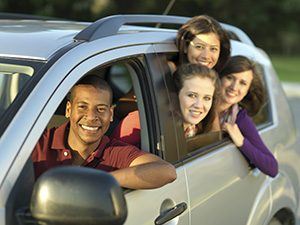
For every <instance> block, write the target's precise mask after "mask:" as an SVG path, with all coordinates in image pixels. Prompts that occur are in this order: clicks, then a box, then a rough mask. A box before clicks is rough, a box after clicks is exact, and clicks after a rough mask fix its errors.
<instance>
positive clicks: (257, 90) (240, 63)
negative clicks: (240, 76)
mask: <svg viewBox="0 0 300 225" xmlns="http://www.w3.org/2000/svg"><path fill="white" fill-rule="evenodd" d="M248 70H251V71H252V74H253V80H252V82H251V85H250V88H249V91H248V93H247V95H246V96H245V97H244V98H243V100H242V101H241V102H239V105H241V106H242V107H243V108H245V109H246V110H247V112H248V114H249V115H250V116H254V115H255V114H256V113H258V112H259V110H260V109H261V107H262V106H263V104H264V103H265V101H266V92H265V87H264V84H263V79H262V71H261V70H259V68H258V66H257V64H256V63H255V62H254V61H252V60H250V59H248V58H247V57H245V56H241V55H238V56H233V57H231V58H230V59H229V61H228V63H227V65H226V67H225V68H224V69H223V70H222V72H221V73H220V78H221V79H222V77H224V76H226V75H229V74H233V73H240V72H244V71H248Z"/></svg>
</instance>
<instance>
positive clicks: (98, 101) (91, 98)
mask: <svg viewBox="0 0 300 225" xmlns="http://www.w3.org/2000/svg"><path fill="white" fill-rule="evenodd" d="M72 96H73V98H72V100H71V101H68V103H67V107H66V117H68V118H70V131H69V136H68V144H69V145H70V147H71V148H72V149H74V150H80V149H81V148H87V147H92V148H94V149H95V148H96V147H97V146H98V145H99V143H100V141H101V139H102V137H103V135H104V134H105V132H106V131H107V130H108V128H109V125H110V121H112V119H113V107H111V102H110V99H111V96H110V92H109V91H107V90H100V89H99V88H96V87H94V86H92V85H77V86H76V87H75V88H74V89H73V93H72Z"/></svg>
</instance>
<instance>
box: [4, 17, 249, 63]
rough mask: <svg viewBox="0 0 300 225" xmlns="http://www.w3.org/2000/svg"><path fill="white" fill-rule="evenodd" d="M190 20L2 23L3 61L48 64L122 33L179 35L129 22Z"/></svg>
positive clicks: (232, 29)
mask: <svg viewBox="0 0 300 225" xmlns="http://www.w3.org/2000/svg"><path fill="white" fill-rule="evenodd" d="M188 19H190V18H188V17H178V16H161V15H116V16H110V17H105V18H102V19H100V20H98V21H96V22H94V23H87V22H76V21H57V20H28V19H25V20H20V19H17V20H10V19H7V20H6V19H1V20H0V43H1V45H0V57H6V58H26V59H31V60H32V59H34V60H41V61H47V60H49V59H50V58H51V56H53V55H54V53H55V52H57V51H58V50H59V49H61V48H63V47H64V46H67V45H68V44H71V43H73V42H74V41H79V42H81V41H93V40H95V39H99V38H103V37H107V36H111V35H115V34H120V33H135V32H149V31H155V32H174V33H176V32H177V30H174V29H173V30H172V29H161V28H155V27H146V26H132V25H125V24H126V23H127V22H129V23H130V22H131V23H132V22H133V23H142V24H143V23H144V22H148V23H149V22H152V23H160V22H161V21H162V23H166V24H168V23H171V24H177V25H178V24H183V23H184V22H186V21H187V20H188ZM143 25H144V24H143ZM222 26H223V27H224V28H225V29H227V30H228V31H229V32H233V33H234V34H235V35H237V36H238V38H239V39H240V40H241V41H242V42H244V43H247V44H250V45H253V43H252V42H251V40H250V39H249V38H248V36H247V35H245V34H244V32H243V31H241V30H240V29H238V28H236V27H233V26H231V25H228V24H222ZM12 46H13V47H12Z"/></svg>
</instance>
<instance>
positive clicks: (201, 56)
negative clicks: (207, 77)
mask: <svg viewBox="0 0 300 225" xmlns="http://www.w3.org/2000/svg"><path fill="white" fill-rule="evenodd" d="M220 50H221V47H220V40H219V37H218V35H216V34H215V33H207V34H198V35H196V37H195V38H194V39H193V40H192V41H191V42H190V44H189V45H188V49H187V58H188V61H189V62H190V63H196V64H201V65H204V66H206V67H208V68H210V69H211V68H213V67H214V66H215V65H216V64H217V62H218V59H219V56H220Z"/></svg>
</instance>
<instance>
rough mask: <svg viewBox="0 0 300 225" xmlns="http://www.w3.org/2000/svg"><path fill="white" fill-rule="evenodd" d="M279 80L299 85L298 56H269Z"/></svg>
mask: <svg viewBox="0 0 300 225" xmlns="http://www.w3.org/2000/svg"><path fill="white" fill-rule="evenodd" d="M271 60H272V63H273V65H274V67H275V70H276V72H277V74H278V76H279V79H280V80H283V81H290V82H298V83H300V76H299V73H300V63H299V62H300V56H291V57H289V56H279V55H272V56H271Z"/></svg>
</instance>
